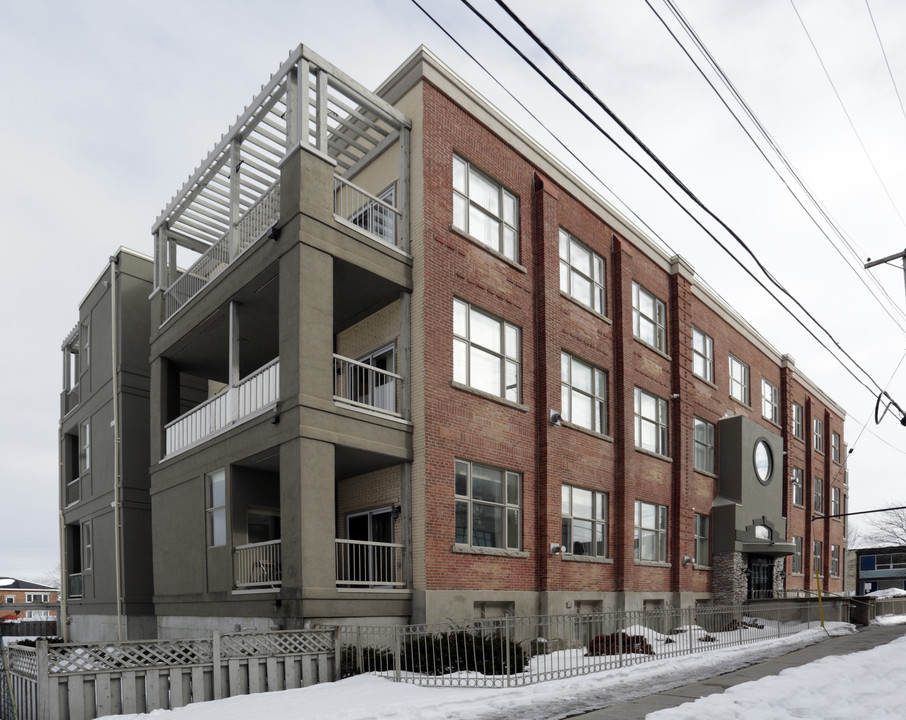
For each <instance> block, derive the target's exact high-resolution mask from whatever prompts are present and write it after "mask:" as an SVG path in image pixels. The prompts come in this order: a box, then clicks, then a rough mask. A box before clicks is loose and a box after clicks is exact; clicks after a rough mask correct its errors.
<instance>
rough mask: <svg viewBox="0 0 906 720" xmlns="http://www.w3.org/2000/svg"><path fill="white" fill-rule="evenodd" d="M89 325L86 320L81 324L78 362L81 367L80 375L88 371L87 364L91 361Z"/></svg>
mask: <svg viewBox="0 0 906 720" xmlns="http://www.w3.org/2000/svg"><path fill="white" fill-rule="evenodd" d="M90 351H91V324H90V323H89V322H88V321H87V320H86V321H85V322H83V323H82V329H81V338H80V340H79V362H80V364H81V367H80V368H79V371H80V373H83V372H85V371H86V370H87V369H88V363H89V362H90V360H91V352H90Z"/></svg>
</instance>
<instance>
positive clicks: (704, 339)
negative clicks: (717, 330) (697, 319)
mask: <svg viewBox="0 0 906 720" xmlns="http://www.w3.org/2000/svg"><path fill="white" fill-rule="evenodd" d="M698 338H701V343H702V344H703V345H704V347H703V349H702V350H699V348H698V347H697V345H698V343H697V342H696V340H697V339H698ZM696 359H700V360H701V362H702V364H703V365H704V366H705V373H704V375H703V374H701V373H698V372H696V371H695V361H696ZM692 374H693V375H695V376H696V377H700V378H701V379H702V380H707V381H708V382H709V383H713V382H714V339H713V338H712V337H711V336H710V335H708V334H707V333H705V332H702V331H701V330H700V329H698V328H697V327H695V325H693V326H692Z"/></svg>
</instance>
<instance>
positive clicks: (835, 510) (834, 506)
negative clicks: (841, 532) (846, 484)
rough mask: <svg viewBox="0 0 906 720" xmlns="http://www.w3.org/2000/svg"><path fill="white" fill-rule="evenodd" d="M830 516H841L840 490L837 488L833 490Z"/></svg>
mask: <svg viewBox="0 0 906 720" xmlns="http://www.w3.org/2000/svg"><path fill="white" fill-rule="evenodd" d="M830 514H831V515H839V514H840V488H836V487H832V488H831V506H830Z"/></svg>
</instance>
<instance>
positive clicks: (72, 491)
mask: <svg viewBox="0 0 906 720" xmlns="http://www.w3.org/2000/svg"><path fill="white" fill-rule="evenodd" d="M80 485H81V483H80V478H73V479H72V480H70V481H69V482H67V483H66V505H67V506H68V505H72V504H74V503H77V502H78V501H79V500H81V492H80Z"/></svg>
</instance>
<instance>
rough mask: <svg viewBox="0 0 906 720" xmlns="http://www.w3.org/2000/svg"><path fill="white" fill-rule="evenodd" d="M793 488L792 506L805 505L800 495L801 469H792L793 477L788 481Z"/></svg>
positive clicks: (801, 493)
mask: <svg viewBox="0 0 906 720" xmlns="http://www.w3.org/2000/svg"><path fill="white" fill-rule="evenodd" d="M790 484H791V485H792V486H793V505H805V500H804V499H803V497H802V495H803V492H802V468H793V477H792V478H791V479H790Z"/></svg>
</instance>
